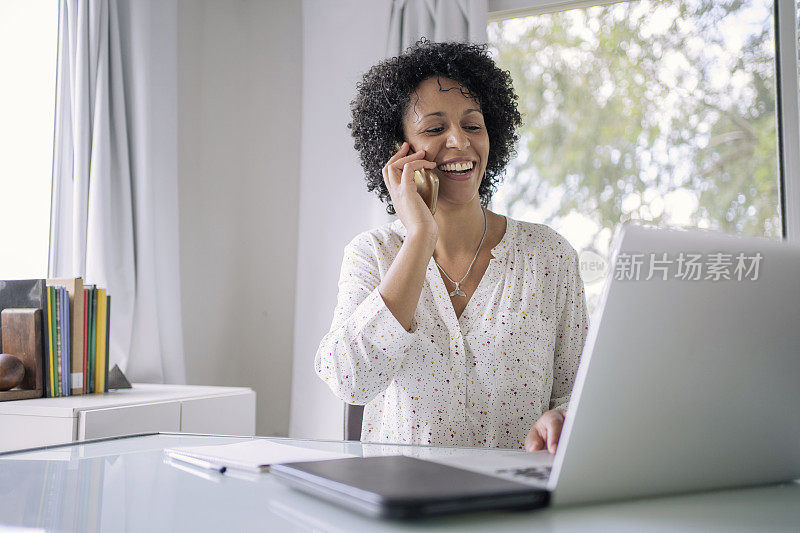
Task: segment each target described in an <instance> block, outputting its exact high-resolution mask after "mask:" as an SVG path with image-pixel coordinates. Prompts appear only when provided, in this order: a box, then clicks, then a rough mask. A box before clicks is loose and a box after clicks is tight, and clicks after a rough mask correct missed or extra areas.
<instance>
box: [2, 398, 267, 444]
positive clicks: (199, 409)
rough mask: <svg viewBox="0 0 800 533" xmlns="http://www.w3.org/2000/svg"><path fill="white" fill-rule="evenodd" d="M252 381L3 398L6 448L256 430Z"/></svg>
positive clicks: (238, 432) (236, 433)
mask: <svg viewBox="0 0 800 533" xmlns="http://www.w3.org/2000/svg"><path fill="white" fill-rule="evenodd" d="M255 421H256V395H255V392H253V390H252V389H248V388H246V387H203V386H195V385H160V384H148V383H134V384H133V388H132V389H120V390H114V391H109V392H107V393H104V394H86V395H80V396H66V397H63V398H35V399H31V400H16V401H9V402H0V451H9V450H18V449H21V448H32V447H35V446H45V445H49V444H62V443H65V442H72V441H76V440H86V439H96V438H102V437H112V436H118V435H130V434H133V433H145V432H153V431H183V432H188V433H216V434H223V435H253V434H255V423H256V422H255Z"/></svg>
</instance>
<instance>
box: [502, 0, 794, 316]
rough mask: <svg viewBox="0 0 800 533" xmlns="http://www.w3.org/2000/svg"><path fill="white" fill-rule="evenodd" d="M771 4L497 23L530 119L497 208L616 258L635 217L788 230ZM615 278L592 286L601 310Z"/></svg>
mask: <svg viewBox="0 0 800 533" xmlns="http://www.w3.org/2000/svg"><path fill="white" fill-rule="evenodd" d="M773 26H774V20H773V4H772V2H770V1H769V0H741V1H739V0H737V1H734V2H727V1H726V2H720V1H718V0H688V1H676V0H641V1H633V2H621V3H615V4H610V5H604V6H595V7H589V8H583V9H571V10H568V11H561V12H556V13H548V14H541V15H536V16H527V17H520V18H513V19H508V20H503V21H495V22H490V24H489V27H488V34H489V44H490V50H491V53H492V54H493V57H494V58H495V59H496V61H497V62H498V64H499V66H500V67H501V68H503V69H505V70H508V71H510V73H511V76H512V78H513V80H514V86H515V89H516V91H517V93H518V95H519V97H520V101H519V105H520V111H521V112H522V113H523V120H524V124H523V127H522V130H521V132H520V133H521V140H520V146H519V151H518V157H517V158H516V160H515V161H513V163H512V164H511V165H510V167H509V170H508V173H507V175H506V180H505V182H504V183H503V185H502V186H501V187H500V188H499V189H498V192H497V194H496V195H495V197H494V200H493V207H494V208H495V209H496V210H497V211H498V212H501V213H504V214H508V215H509V216H512V217H514V218H522V219H525V220H530V221H534V222H541V223H544V224H547V225H549V226H551V227H553V228H554V229H555V230H557V231H559V232H560V233H561V234H563V235H564V236H565V237H566V238H567V239H568V240H569V241H570V243H571V244H572V245H573V246H574V247H575V249H576V250H578V252H579V253H580V252H584V253H585V252H586V251H590V252H594V253H596V254H598V255H600V256H601V257H604V258H606V257H608V253H609V245H610V241H611V237H612V235H613V231H614V229H615V227H616V226H617V225H618V224H620V223H621V222H625V221H627V220H635V221H639V222H642V223H647V224H652V225H656V226H659V227H696V228H707V229H712V230H719V231H724V232H729V233H738V234H745V235H759V236H766V237H769V238H773V239H780V238H781V236H782V235H781V212H780V206H779V194H780V193H779V191H780V180H779V174H778V163H777V123H776V98H775V42H774V28H773ZM601 279H602V278H600V279H597V280H596V282H587V283H586V294H587V301H588V304H589V308H590V310H591V309H593V308H594V307H595V306H596V305H597V300H598V299H599V296H600V291H601V289H602V283H600V281H601Z"/></svg>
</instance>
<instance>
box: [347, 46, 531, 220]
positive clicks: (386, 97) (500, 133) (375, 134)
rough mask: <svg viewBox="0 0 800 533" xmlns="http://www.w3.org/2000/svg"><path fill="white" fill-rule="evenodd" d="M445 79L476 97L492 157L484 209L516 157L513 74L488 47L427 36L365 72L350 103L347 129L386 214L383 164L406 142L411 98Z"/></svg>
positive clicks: (387, 198)
mask: <svg viewBox="0 0 800 533" xmlns="http://www.w3.org/2000/svg"><path fill="white" fill-rule="evenodd" d="M436 76H441V77H443V78H449V79H452V80H454V81H456V82H457V83H458V84H460V85H461V86H462V87H464V88H465V89H466V91H465V92H464V91H462V92H464V94H465V95H466V96H470V97H472V98H474V99H475V101H476V102H477V103H478V105H479V106H480V108H481V112H482V113H483V118H484V122H485V124H486V132H487V134H488V135H489V157H488V159H487V161H486V172H485V174H484V176H483V180H482V181H481V184H480V186H479V187H478V195H479V196H480V201H481V204H482V205H483V206H484V207H486V206H487V205H488V204H489V200H491V198H492V194H494V192H495V190H496V189H497V183H498V182H499V181H500V178H501V175H502V173H503V170H504V169H505V167H506V165H507V164H508V162H509V160H510V159H511V157H512V156H513V155H514V154H515V151H516V150H515V148H516V144H517V140H518V139H519V137H518V135H517V132H516V128H517V126H519V125H520V124H521V123H522V117H521V116H520V113H519V111H518V110H517V95H516V93H515V92H514V88H513V87H512V84H511V75H510V74H509V73H508V72H507V71H504V70H501V69H500V68H498V67H497V65H495V63H494V61H493V60H492V58H491V57H489V53H488V52H487V45H485V44H484V45H478V44H469V43H460V42H442V43H436V42H430V41H428V40H427V39H425V38H424V37H423V38H422V39H421V40H419V41H417V42H416V43H415V44H414V45H412V46H410V47H409V48H408V49H406V51H405V52H403V53H402V54H400V55H399V56H397V57H392V58H389V59H385V60H383V61H381V62H380V63H378V64H377V65H375V66H373V67H372V68H370V69H369V71H367V73H366V74H364V76H363V78H362V79H361V81H360V82H359V83H358V85H357V86H356V87H357V90H358V94H357V95H356V98H355V100H353V101H352V102H350V111H351V112H352V115H353V120H352V122H350V123H349V124H348V125H347V127H348V128H349V129H350V130H352V131H351V133H352V135H353V138H354V139H355V143H354V146H355V149H356V150H357V151H358V152H359V154H360V156H361V166H362V167H363V168H364V173H365V175H366V180H367V190H369V191H370V192H372V191H377V194H378V197H379V198H380V199H381V201H383V202H386V204H387V207H386V212H387V213H389V214H390V215H394V214H395V210H394V206H393V205H392V202H391V197H390V196H389V190H388V189H387V188H386V184H385V183H384V182H383V174H382V170H383V166H384V165H385V164H386V161H388V160H389V158H390V157H392V155H394V153H395V152H396V151H397V150H396V148H395V147H396V145H397V143H402V142H403V141H404V140H405V139H404V135H403V115H404V113H405V111H406V109H407V107H408V105H409V104H410V101H411V95H412V94H413V93H414V90H415V89H416V88H417V87H419V85H420V83H422V82H423V81H424V80H426V79H428V78H431V77H436Z"/></svg>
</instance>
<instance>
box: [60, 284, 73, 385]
mask: <svg viewBox="0 0 800 533" xmlns="http://www.w3.org/2000/svg"><path fill="white" fill-rule="evenodd" d="M61 306H62V307H61V309H62V320H63V328H62V331H63V332H64V378H65V379H64V385H65V387H64V396H72V338H71V336H70V328H71V326H72V324H71V321H70V315H69V291H67V289H66V287H62V288H61Z"/></svg>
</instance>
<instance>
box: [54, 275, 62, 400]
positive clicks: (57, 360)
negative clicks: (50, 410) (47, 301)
mask: <svg viewBox="0 0 800 533" xmlns="http://www.w3.org/2000/svg"><path fill="white" fill-rule="evenodd" d="M53 294H55V301H56V311H55V312H56V358H55V364H56V375H57V376H58V379H57V380H56V381H57V382H58V388H57V390H58V394H57V396H62V395H63V392H64V376H63V375H62V373H61V369H62V368H63V366H62V364H61V359H62V353H61V298H59V292H58V288H57V287H56V288H55V291H54V293H53Z"/></svg>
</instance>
